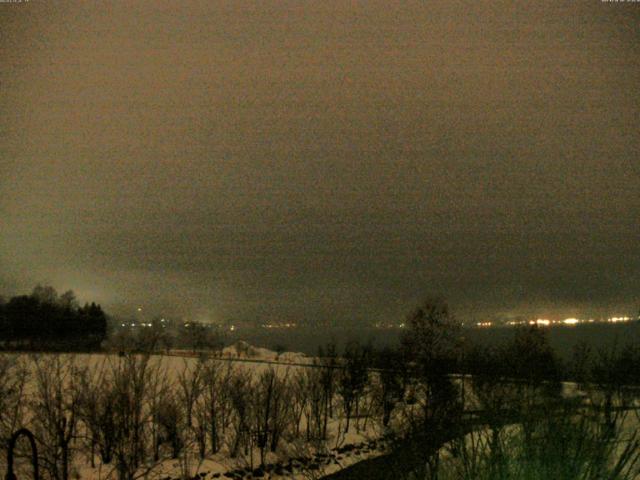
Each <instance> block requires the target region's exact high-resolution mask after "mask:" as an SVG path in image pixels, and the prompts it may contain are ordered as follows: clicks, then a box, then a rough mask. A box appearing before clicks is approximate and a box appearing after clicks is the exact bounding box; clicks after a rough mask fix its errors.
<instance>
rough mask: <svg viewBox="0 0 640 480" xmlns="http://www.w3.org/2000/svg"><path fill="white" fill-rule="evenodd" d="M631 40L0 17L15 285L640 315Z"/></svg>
mask: <svg viewBox="0 0 640 480" xmlns="http://www.w3.org/2000/svg"><path fill="white" fill-rule="evenodd" d="M638 20H640V10H638V8H637V6H636V5H633V4H620V3H602V2H599V1H598V2H591V3H583V4H580V5H576V4H575V3H573V2H555V1H554V2H535V4H531V5H523V4H518V5H515V4H513V5H512V4H507V3H505V2H473V3H471V4H469V3H468V2H464V3H463V2H432V3H428V4H424V3H423V2H415V3H413V2H408V3H404V2H403V3H402V4H395V5H393V4H389V3H388V2H365V3H362V4H360V5H358V4H351V3H349V4H347V3H345V2H317V3H315V4H314V3H306V2H305V3H300V2H284V3H283V2H276V3H272V4H264V3H253V2H252V3H249V2H214V3H210V2H195V1H194V2H151V3H148V2H142V3H136V4H135V5H132V4H130V2H126V3H125V2H109V3H101V4H100V5H96V4H74V3H68V4H66V5H65V6H56V5H50V4H45V3H41V2H37V1H32V2H28V3H23V4H3V5H0V22H1V25H2V32H3V34H2V42H0V52H1V53H0V64H1V65H2V67H1V69H0V85H1V88H2V90H1V93H0V109H1V111H2V116H0V131H1V132H2V135H1V137H0V174H1V175H2V176H1V177H0V194H1V196H0V213H1V214H2V216H1V217H0V268H1V271H0V286H2V287H3V288H2V290H3V291H5V292H7V293H14V292H16V291H19V290H21V289H22V290H24V289H28V288H30V287H31V286H32V284H34V283H35V282H43V281H44V282H51V283H53V284H55V285H56V286H58V287H59V288H60V289H64V288H73V289H74V290H76V291H77V292H78V293H79V295H80V296H81V297H83V296H85V297H91V298H98V299H99V300H100V301H102V302H104V303H106V304H107V305H127V304H129V305H137V304H145V305H149V306H150V308H155V309H156V310H164V311H174V312H176V313H183V314H188V315H191V314H196V313H197V314H198V315H200V314H202V315H204V316H205V317H207V316H208V318H211V319H217V318H228V317H234V318H248V319H255V318H265V317H268V318H274V317H287V318H296V319H307V320H310V321H314V320H319V319H333V320H336V321H338V322H348V321H362V320H363V319H376V320H377V319H380V318H387V317H390V316H395V317H399V316H401V315H403V314H404V312H405V311H406V310H407V309H408V308H410V307H411V306H412V305H413V304H414V303H415V302H416V301H417V300H419V299H420V298H421V297H423V296H424V295H426V294H428V293H440V294H443V295H445V296H447V297H448V298H449V299H450V301H451V303H452V304H453V305H454V306H455V307H457V310H458V311H459V312H460V314H461V315H470V316H473V317H480V316H483V315H493V314H509V315H511V314H527V313H532V314H533V313H538V312H545V313H549V312H550V313H552V314H553V313H554V312H557V314H558V315H561V314H563V313H564V312H575V311H578V312H585V314H586V313H587V312H605V311H608V310H611V309H635V308H636V306H637V303H638V302H639V301H640V299H639V298H638V293H637V285H638V282H639V280H640V274H639V273H638V272H640V268H639V267H640V247H639V245H640V244H639V243H638V234H637V223H638V218H640V195H639V194H640V187H639V183H638V180H639V179H640V178H639V177H640V164H639V162H638V153H639V150H640V148H639V147H640V134H639V133H638V132H639V130H638V127H637V125H638V120H639V119H638V117H639V115H638V112H639V106H640V105H639V104H640V97H639V96H638V94H637V79H638V78H639V74H640V64H639V61H640V57H639V56H638V53H637V48H636V45H637V44H638V40H639V39H638V33H637V28H636V25H637V22H638ZM203 312H204V313H203Z"/></svg>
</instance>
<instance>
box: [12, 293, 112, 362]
mask: <svg viewBox="0 0 640 480" xmlns="http://www.w3.org/2000/svg"><path fill="white" fill-rule="evenodd" d="M106 334H107V316H106V314H105V313H104V311H103V310H102V308H101V307H100V305H97V304H96V303H94V302H92V303H90V304H89V303H86V304H85V305H84V306H80V305H79V304H78V301H77V300H76V297H75V294H74V293H73V292H72V291H71V290H69V291H67V292H65V293H63V294H61V295H58V293H57V292H56V290H55V289H54V288H53V287H50V286H41V285H38V286H36V287H35V288H34V289H33V292H32V293H31V294H29V295H19V296H15V297H11V298H10V299H9V300H8V301H7V302H4V301H2V300H1V299H0V345H1V346H2V348H4V349H18V350H19V349H24V350H67V351H78V350H96V349H99V348H100V344H101V343H102V341H103V340H104V339H105V337H106Z"/></svg>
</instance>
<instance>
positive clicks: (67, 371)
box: [32, 355, 86, 480]
mask: <svg viewBox="0 0 640 480" xmlns="http://www.w3.org/2000/svg"><path fill="white" fill-rule="evenodd" d="M33 359H34V366H35V389H36V396H35V400H34V401H33V404H32V409H33V414H34V415H33V421H34V429H35V432H36V438H37V439H38V440H39V453H40V460H41V462H42V465H43V467H44V469H45V470H46V471H47V472H48V473H49V475H50V476H51V478H54V479H56V480H68V478H69V467H70V464H71V463H72V460H73V450H72V440H73V439H74V436H75V435H76V427H77V424H78V415H79V409H80V403H81V395H82V389H81V383H82V377H83V376H84V375H86V369H81V368H79V367H77V366H76V365H75V363H74V361H73V357H69V356H63V355H53V356H46V357H33Z"/></svg>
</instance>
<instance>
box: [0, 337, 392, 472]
mask: <svg viewBox="0 0 640 480" xmlns="http://www.w3.org/2000/svg"><path fill="white" fill-rule="evenodd" d="M14 358H15V357H14ZM59 360H62V362H59ZM141 361H142V357H140V358H138V359H132V358H130V357H127V356H120V355H117V354H77V355H63V356H58V355H53V354H41V355H37V356H30V355H20V356H19V357H18V364H19V367H24V371H25V372H26V373H27V377H26V382H25V385H24V388H23V393H22V395H21V397H20V405H19V406H18V407H19V408H18V409H19V410H20V411H21V415H20V418H18V419H17V420H15V419H9V416H10V415H8V414H6V413H3V415H2V416H3V417H4V419H3V421H4V431H3V432H2V433H3V435H5V436H6V435H7V434H8V432H10V431H14V430H15V429H17V428H18V427H20V426H26V427H28V428H29V429H31V430H32V431H33V432H34V433H35V434H36V436H37V438H38V440H39V442H38V444H39V445H38V446H39V450H40V451H39V454H40V456H41V460H40V461H41V463H42V464H47V462H48V463H49V464H51V462H52V459H53V462H54V463H55V462H58V463H57V464H56V465H48V466H46V465H45V467H44V468H43V466H41V472H43V473H44V476H45V477H49V478H55V476H56V475H59V472H60V471H61V468H60V463H59V462H60V461H61V460H60V451H58V452H52V451H50V450H51V448H47V447H46V446H45V445H47V440H46V438H50V437H51V436H52V435H53V436H54V437H55V431H54V432H51V431H49V432H47V429H49V430H51V429H52V428H53V430H55V428H56V427H55V426H52V425H51V422H50V420H51V419H49V420H44V421H43V418H42V416H43V414H44V413H45V411H46V410H47V409H54V410H55V409H56V408H58V407H59V408H60V409H61V410H64V409H67V410H68V411H58V412H53V413H52V415H58V417H59V419H58V420H60V421H62V422H67V426H68V425H69V424H70V423H71V422H76V424H75V429H74V431H73V432H72V433H71V434H70V442H69V445H70V448H69V458H70V461H69V469H68V478H69V479H73V480H80V479H90V480H94V479H95V480H102V479H105V480H107V479H112V478H113V479H115V478H118V477H122V472H120V475H119V472H118V459H117V456H118V454H117V452H116V451H117V450H118V446H115V447H112V448H113V450H114V451H113V452H112V457H113V458H112V459H111V461H109V462H108V463H107V462H103V461H102V459H103V455H100V451H99V450H100V445H99V444H100V442H101V439H98V440H97V441H94V442H92V441H91V438H92V437H93V438H94V440H95V437H96V435H97V434H96V433H95V432H94V431H93V430H92V425H91V419H87V416H90V415H97V416H99V415H100V414H105V412H108V411H109V409H108V408H107V407H108V405H104V404H103V403H102V399H101V398H98V397H96V398H94V399H92V398H89V401H88V402H87V394H88V395H89V396H90V395H91V394H92V393H93V394H96V395H98V392H99V391H100V389H101V388H103V387H104V385H110V386H111V387H113V386H114V385H115V384H117V382H119V381H123V379H124V376H123V374H124V373H125V370H126V368H128V366H129V367H130V366H132V365H137V367H134V370H135V369H136V368H137V369H138V370H137V371H138V372H139V373H142V374H143V375H144V381H143V382H141V383H140V384H141V385H142V384H144V385H145V387H144V388H145V389H147V390H148V391H147V392H146V393H145V394H144V395H143V396H142V397H140V398H141V399H142V400H141V402H142V403H144V405H143V406H142V408H141V409H140V415H141V427H140V428H141V430H140V432H141V434H142V435H144V437H145V438H144V439H143V440H142V443H143V444H144V447H143V448H144V453H143V456H144V457H145V459H144V460H143V461H140V465H139V467H138V468H136V469H133V470H132V471H131V478H145V479H151V480H153V479H162V480H169V479H178V478H200V479H203V480H204V479H210V478H319V477H321V476H323V475H325V474H328V473H332V472H335V471H337V470H339V469H341V468H344V467H345V466H348V465H351V464H353V463H355V462H358V461H361V460H363V459H366V458H371V457H373V456H376V455H379V454H382V453H384V452H385V450H386V448H385V443H384V441H383V440H382V437H383V433H384V430H385V429H384V428H382V426H381V421H380V417H379V414H378V413H379V412H378V410H377V408H376V406H375V402H374V400H373V398H372V394H371V393H370V392H369V393H367V394H366V395H363V396H362V398H361V414H360V416H359V417H358V418H352V419H351V425H350V427H349V430H348V431H345V430H346V429H345V424H346V420H345V416H344V411H343V409H342V405H341V401H340V396H339V395H338V394H337V392H336V387H335V385H334V386H333V387H332V389H333V390H332V399H331V404H330V405H329V406H328V407H327V408H328V409H329V411H330V413H329V416H328V418H327V419H326V436H325V438H324V439H320V438H319V437H318V435H314V433H313V432H312V431H310V430H313V429H316V430H317V429H318V428H322V426H321V425H318V423H317V420H316V423H315V424H313V421H314V420H313V419H311V417H312V416H314V415H316V416H317V415H318V414H319V412H318V407H319V404H318V402H319V401H320V402H321V401H322V400H321V399H320V398H319V397H318V395H321V392H320V391H319V390H318V388H320V387H319V386H317V385H316V386H315V387H314V385H313V382H314V379H315V380H319V377H317V375H320V371H324V370H323V369H322V368H319V367H318V364H317V362H316V361H315V359H313V358H310V357H308V356H306V355H304V354H301V353H295V352H281V353H277V352H273V351H270V350H267V349H264V348H255V347H252V346H250V345H248V344H246V343H244V342H239V343H238V344H236V345H232V346H230V347H226V348H225V349H223V350H222V352H219V353H218V354H217V355H216V356H211V355H208V356H202V355H200V354H198V353H194V352H186V351H172V352H170V353H169V354H168V355H154V356H151V357H150V358H149V359H148V363H147V364H146V366H145V367H144V370H141V367H142V364H141V363H140V362H141ZM56 368H57V370H56ZM207 369H209V370H207ZM80 372H83V373H82V374H81V373H80ZM206 372H214V373H213V375H214V376H215V378H214V379H213V380H212V381H213V382H214V383H215V382H217V383H215V387H216V388H217V391H209V392H208V393H207V381H206V380H205V377H206V375H207V373H206ZM312 372H317V373H312ZM133 373H134V375H135V374H136V372H133ZM47 375H49V377H47ZM56 375H58V377H59V378H60V379H61V382H60V383H63V384H64V386H63V387H62V388H61V389H60V390H59V391H57V392H55V391H54V392H49V393H52V395H51V398H48V399H46V400H44V399H43V398H42V392H43V388H44V389H53V390H55V389H56V387H57V386H56V385H55V383H56V382H55V380H56V378H57V377H56ZM83 375H84V376H83ZM117 375H120V377H117ZM270 375H272V376H270ZM314 375H315V376H314ZM116 377H117V378H116ZM195 377H199V378H200V380H201V381H202V382H203V383H202V384H201V385H200V386H198V387H195V388H194V389H193V390H194V391H189V385H190V382H192V381H193V379H194V378H195ZM47 381H48V382H49V383H50V384H49V385H45V383H46V382H47ZM268 381H271V382H272V383H270V384H269V383H267V382H268ZM101 382H106V383H101ZM238 382H240V383H238ZM243 382H244V383H243ZM334 382H335V379H334ZM247 385H250V386H249V387H247ZM269 385H271V386H272V387H273V392H272V398H271V399H270V400H269V399H268V398H269V397H267V396H265V395H267V393H265V392H268V391H269V390H268V388H269ZM237 388H243V389H244V390H243V391H244V392H245V393H244V394H245V395H247V396H248V398H245V399H235V400H234V393H238V392H237V391H236V390H234V389H237ZM265 388H267V390H265ZM278 388H282V391H278V392H277V393H276V390H277V389H278ZM115 390H116V389H114V391H115ZM190 394H192V395H195V396H196V397H197V398H195V399H194V400H189V399H188V397H189V395H190ZM208 394H210V395H214V396H217V398H216V399H215V402H218V403H216V408H219V409H220V412H218V415H225V416H226V417H225V418H222V419H220V418H217V419H216V420H215V421H216V422H217V424H216V428H217V429H218V430H219V431H218V432H217V435H218V439H217V441H218V442H219V445H218V448H217V449H216V450H217V451H216V452H215V453H213V451H212V450H213V449H212V448H211V443H210V442H209V440H210V439H209V437H210V430H211V425H208V429H207V426H206V425H202V429H207V432H206V433H202V435H201V437H202V438H204V441H205V446H204V447H203V448H204V451H205V453H204V455H200V453H199V444H198V440H197V437H198V430H199V425H200V422H207V421H209V422H211V418H210V417H208V416H207V415H208V414H209V413H210V412H208V410H207V401H209V402H211V397H210V396H207V395H208ZM56 395H58V397H59V398H57V400H59V401H60V402H59V405H52V404H51V402H52V400H53V401H54V403H55V401H56ZM278 395H280V396H281V397H280V398H278V397H277V396H278ZM314 395H315V396H316V398H313V397H314ZM163 396H166V397H167V398H169V399H170V401H169V402H168V403H162V401H164V400H163V398H164V397H163ZM161 397H162V398H161ZM74 402H75V403H74ZM234 402H235V403H234ZM265 402H272V404H271V405H270V406H267V405H265ZM276 402H280V403H279V404H278V406H277V407H274V406H273V404H275V403H276ZM314 402H315V407H314ZM242 403H246V405H244V406H243V405H242ZM72 404H73V405H72ZM173 404H177V405H178V407H179V408H178V409H176V411H175V412H174V411H173V410H172V409H171V408H170V407H171V406H172V405H173ZM92 405H96V406H97V410H99V411H97V412H96V411H94V410H96V409H93V410H92V408H91V406H92ZM114 405H119V404H118V403H117V402H115V403H114ZM189 405H191V408H192V409H193V410H192V412H191V413H188V414H187V413H184V412H183V413H180V412H178V410H179V409H182V410H188V409H189V408H190V407H189ZM243 408H246V411H244V412H242V409H243ZM270 408H271V409H274V408H278V409H280V410H279V411H277V412H274V411H272V410H269V409H270ZM314 408H315V410H314ZM100 409H102V410H100ZM72 410H73V411H72ZM223 410H224V411H223ZM169 411H171V412H173V414H174V415H177V417H179V418H174V417H172V416H171V415H167V412H169ZM239 412H240V413H239ZM110 414H111V415H113V412H111V413H110ZM163 415H164V416H165V417H167V416H168V417H169V420H166V419H163V418H162V417H163ZM187 415H189V416H190V418H189V420H187V418H186V417H187ZM243 415H244V416H245V417H246V418H240V417H242V416H243ZM270 415H273V417H274V420H273V422H282V425H276V423H274V424H273V425H272V424H271V423H269V422H271V421H272V420H271V419H269V420H266V417H267V416H270ZM115 416H116V417H117V413H116V414H115ZM262 416H264V417H265V420H264V422H263V421H262V418H261V417H262ZM285 417H289V418H285ZM0 418H2V417H0ZM103 420H104V419H103ZM104 421H106V420H104ZM118 421H120V420H118ZM261 422H262V423H261ZM94 423H95V420H94ZM189 425H191V426H189ZM261 425H268V429H267V430H275V429H276V427H277V428H281V429H282V431H281V432H280V438H279V440H278V441H277V445H276V446H275V447H274V448H273V449H271V448H268V447H263V448H262V449H261V448H260V446H259V443H260V442H261V435H262V434H261V432H260V426H261ZM93 427H94V430H95V425H93ZM173 427H177V429H178V431H173V430H172V428H173ZM62 429H63V430H64V427H62ZM98 430H99V429H98ZM103 430H104V429H103ZM269 434H270V433H268V434H267V435H269ZM172 435H173V436H176V437H179V439H178V440H177V443H178V444H179V445H178V447H177V448H176V449H175V450H172V448H171V441H170V438H171V437H172ZM122 441H125V442H130V441H131V438H130V436H129V437H127V438H125V439H124V440H122ZM92 443H93V450H94V451H93V454H92V453H91V450H92V447H91V444H92ZM102 443H104V442H102ZM158 443H160V445H159V446H158V447H154V445H157V444H158ZM48 447H51V445H48ZM47 450H49V451H47ZM58 450H60V449H59V448H58ZM124 450H126V449H123V454H125V453H126V452H124ZM154 450H155V451H156V452H157V460H154V459H153V451H154ZM261 450H262V454H263V455H264V458H261ZM271 450H273V451H271ZM45 456H48V457H49V458H46V459H45V458H44V457H45ZM261 460H263V461H262V462H261ZM0 462H2V463H0V468H2V470H5V469H6V465H5V462H4V455H3V456H2V460H0ZM92 463H93V465H92ZM261 465H262V466H261ZM20 468H21V469H26V470H24V471H23V473H22V475H30V472H29V469H28V468H27V466H26V465H25V462H24V461H22V462H21V467H20ZM22 475H19V477H20V476H22ZM57 480H63V479H60V478H59V479H57Z"/></svg>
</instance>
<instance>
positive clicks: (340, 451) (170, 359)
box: [0, 342, 387, 480]
mask: <svg viewBox="0 0 640 480" xmlns="http://www.w3.org/2000/svg"><path fill="white" fill-rule="evenodd" d="M198 356H199V354H198V353H196V352H187V351H172V352H169V354H168V355H158V356H154V357H153V358H152V363H153V364H155V365H157V366H158V367H159V368H160V370H161V371H162V372H163V375H166V377H167V379H169V380H170V381H172V382H175V381H176V380H177V378H178V375H179V372H182V371H184V369H185V368H191V367H192V366H193V365H195V363H196V362H198ZM38 357H40V359H41V360H44V361H45V362H46V361H48V360H47V359H48V358H49V354H42V355H38ZM23 359H25V360H26V355H25V356H23ZM74 361H75V364H76V365H78V366H86V367H89V369H90V370H92V371H94V372H98V371H100V370H101V369H102V368H105V367H106V368H108V366H109V365H111V364H113V363H114V362H118V361H119V357H118V355H116V354H78V355H74ZM216 361H218V362H221V363H224V364H225V365H227V364H229V363H232V364H233V367H234V368H237V369H242V370H245V371H249V372H251V374H252V375H253V376H254V377H258V376H259V375H260V374H261V373H262V372H264V371H265V370H267V369H269V368H273V369H275V371H276V372H277V374H278V375H279V376H283V377H287V376H291V375H293V374H294V373H295V372H296V371H297V370H299V369H306V368H312V367H310V365H312V364H313V361H314V359H313V358H311V357H308V356H306V355H304V354H302V353H295V352H282V353H276V352H273V351H270V350H268V349H264V348H256V347H252V346H250V345H248V344H246V343H244V342H241V343H239V344H236V345H232V346H229V347H226V348H224V349H223V350H222V352H221V353H220V354H218V358H217V360H216ZM27 364H32V362H31V363H30V361H27ZM25 393H26V395H25V396H26V398H30V397H31V395H34V394H35V387H34V384H33V381H29V383H28V385H27V387H26V389H25ZM334 411H335V414H334V416H333V418H331V420H329V422H328V428H327V430H328V439H327V441H326V442H325V443H324V444H322V445H319V444H317V443H315V444H314V445H312V444H308V443H306V442H303V441H297V440H294V441H289V440H291V439H287V441H284V439H283V441H282V442H281V445H280V446H279V448H278V449H277V451H276V452H275V453H268V454H267V457H266V459H265V465H266V466H265V467H264V468H258V467H259V464H260V457H259V451H258V450H257V449H256V448H254V449H251V450H250V451H248V452H242V454H241V455H240V456H238V457H237V458H233V459H232V458H230V456H229V451H228V448H227V447H223V448H222V449H221V451H220V452H219V453H217V454H215V455H213V456H209V457H207V458H205V459H204V460H201V459H200V458H199V457H198V455H197V454H196V452H195V448H194V449H191V450H190V451H187V453H186V454H184V455H181V457H180V458H178V459H170V458H167V459H165V460H162V461H160V462H158V463H157V464H154V465H153V466H151V468H149V469H148V471H147V470H145V469H141V470H140V471H139V473H138V474H137V476H138V477H139V478H144V479H145V480H153V479H161V480H170V479H179V478H185V477H186V478H192V479H196V478H198V479H202V480H208V479H214V478H295V479H303V478H320V477H321V476H323V475H326V474H329V473H333V472H335V471H338V470H340V469H342V468H344V467H346V466H349V465H352V464H354V463H356V462H359V461H361V460H364V459H367V458H373V457H374V456H377V455H381V454H383V453H385V452H386V450H387V449H386V445H385V442H384V441H383V440H382V439H381V437H382V436H383V429H382V428H381V426H380V424H379V421H377V420H375V419H371V418H370V419H368V420H366V421H365V420H364V419H358V420H357V421H356V422H354V423H352V427H351V428H350V431H349V432H348V433H346V434H345V433H344V418H343V416H342V415H341V410H340V406H339V405H336V406H335V409H334ZM303 421H304V420H303ZM25 423H26V424H27V426H29V423H30V421H29V420H28V419H27V420H25ZM356 426H357V428H356ZM185 451H186V450H185ZM5 469H6V465H5V464H4V459H2V463H0V471H3V470H5ZM24 475H30V473H29V472H28V471H25V472H24ZM115 477H116V472H115V471H114V468H113V466H112V465H100V464H99V461H97V458H96V467H95V468H92V467H91V466H90V461H89V459H88V458H87V455H86V454H85V452H83V453H78V454H77V455H76V456H75V459H74V462H73V464H72V468H71V470H70V479H72V480H80V479H87V480H109V479H113V478H115Z"/></svg>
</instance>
